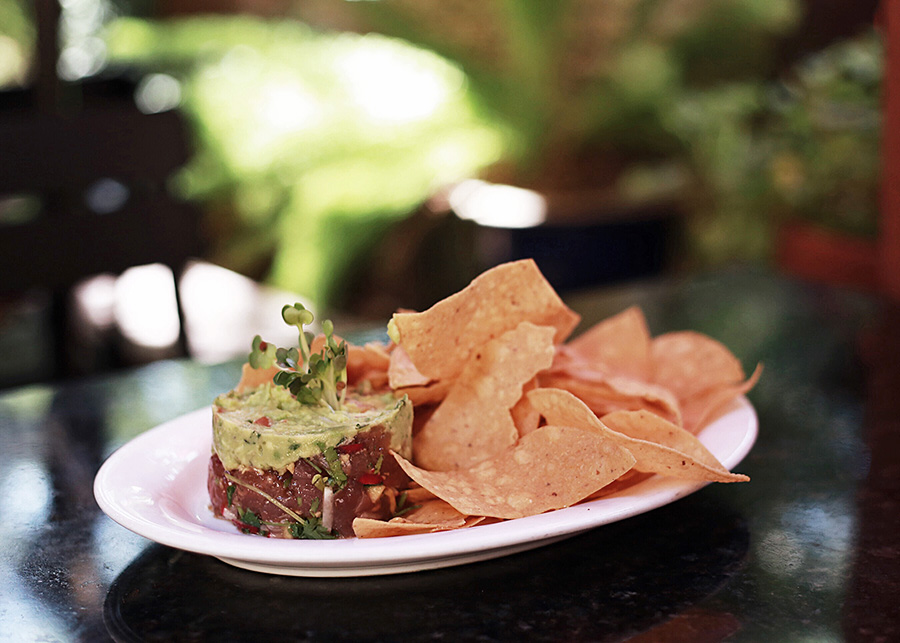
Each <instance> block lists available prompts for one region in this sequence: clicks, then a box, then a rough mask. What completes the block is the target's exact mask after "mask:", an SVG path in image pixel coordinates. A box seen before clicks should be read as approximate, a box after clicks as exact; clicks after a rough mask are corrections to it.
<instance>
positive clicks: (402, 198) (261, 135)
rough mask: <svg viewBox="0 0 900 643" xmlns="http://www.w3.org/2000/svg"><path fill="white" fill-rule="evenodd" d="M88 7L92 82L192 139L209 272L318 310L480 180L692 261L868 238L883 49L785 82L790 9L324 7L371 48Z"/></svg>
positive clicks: (187, 190) (424, 1) (402, 0)
mask: <svg viewBox="0 0 900 643" xmlns="http://www.w3.org/2000/svg"><path fill="white" fill-rule="evenodd" d="M91 3H93V4H95V5H97V7H99V8H100V9H102V11H100V12H99V13H100V14H103V15H106V16H107V23H106V24H105V27H104V32H103V33H102V34H100V35H102V36H103V42H104V45H105V53H104V55H105V56H106V60H105V61H104V71H103V73H112V72H115V71H117V70H123V71H124V72H125V73H128V74H137V75H138V76H142V77H143V79H144V80H142V81H141V83H140V84H139V87H138V93H139V94H140V95H142V96H143V101H144V103H143V104H144V105H145V107H146V106H148V105H149V106H150V107H151V108H152V107H153V106H154V105H156V106H159V108H160V109H162V108H171V107H173V106H176V105H177V106H179V107H180V109H181V110H182V111H183V112H184V113H185V114H186V115H187V116H188V118H189V120H190V122H191V125H192V132H193V134H194V137H195V154H194V157H193V159H192V161H191V163H190V164H189V166H188V167H186V168H185V170H184V172H182V173H181V174H180V175H179V176H178V177H176V179H175V181H174V185H175V187H176V189H177V190H179V191H180V193H181V194H183V195H184V196H185V197H187V198H190V199H192V200H195V201H197V202H199V203H201V204H202V206H203V208H204V210H205V211H206V213H207V215H208V216H207V223H208V235H209V238H210V240H211V241H212V242H213V247H212V254H211V256H210V257H209V258H210V259H211V260H213V261H215V262H217V263H219V264H221V265H225V266H227V267H230V268H233V269H235V270H237V271H239V272H242V273H244V274H248V275H250V276H253V277H257V278H263V279H266V280H268V281H269V282H271V283H272V284H274V285H276V286H279V287H283V288H285V289H288V290H292V291H295V292H298V293H301V294H303V295H306V296H307V297H310V298H311V299H312V300H314V301H316V302H318V304H319V305H324V306H327V305H329V304H330V303H331V302H335V301H338V300H339V299H340V295H341V291H342V290H343V288H344V285H345V283H344V282H345V280H346V279H347V276H348V275H350V274H352V272H353V270H354V268H355V267H356V266H355V265H354V264H356V263H357V262H360V261H362V260H364V258H365V257H366V256H367V254H368V252H369V250H370V249H371V248H372V247H373V246H374V244H376V242H378V241H379V240H381V239H383V238H384V235H385V233H386V232H387V231H389V230H390V229H391V228H392V226H394V225H395V224H396V222H397V221H398V220H400V219H402V218H403V217H406V216H408V215H409V214H410V213H411V212H413V211H415V210H416V209H417V208H418V207H419V206H420V205H421V204H422V203H423V202H424V201H425V200H426V199H427V198H428V197H429V196H431V195H432V194H433V193H434V192H435V190H437V189H439V188H440V187H442V186H444V185H446V184H448V183H452V182H454V181H456V180H459V179H462V178H466V177H469V176H473V175H477V174H481V175H482V176H487V177H489V178H491V179H494V180H502V181H507V182H512V183H517V184H520V185H532V186H535V187H540V188H547V189H573V188H579V187H584V186H585V185H587V187H591V188H597V187H603V188H608V191H609V193H610V194H612V195H614V197H615V198H616V199H619V200H620V201H622V202H625V203H628V204H631V205H634V204H640V203H642V202H647V201H653V200H658V199H660V198H665V199H666V200H667V201H670V202H672V203H676V204H678V205H679V206H680V207H681V208H682V210H683V211H684V212H685V214H686V217H685V219H684V221H685V223H686V225H687V229H688V235H687V238H686V241H687V243H688V248H687V256H688V257H689V258H690V259H692V260H693V261H695V262H697V263H703V264H719V263H723V262H728V261H733V260H735V259H739V260H740V259H748V260H764V259H766V258H767V257H768V255H769V252H770V249H771V247H772V243H771V238H772V234H773V229H774V226H777V224H778V223H779V222H780V221H783V220H786V219H789V218H797V217H801V218H804V219H807V220H812V221H815V222H817V223H819V224H822V225H826V226H829V227H831V228H834V229H838V230H842V231H848V232H851V233H853V234H862V235H870V234H873V232H874V230H875V226H876V216H877V189H878V180H879V176H878V174H879V149H878V146H879V140H880V121H879V101H880V78H881V63H882V57H883V48H882V45H881V43H880V41H879V38H878V35H877V34H876V33H874V31H873V32H871V33H866V34H863V35H862V36H860V37H859V38H857V39H854V40H852V41H849V42H844V43H838V44H837V45H835V46H833V47H830V48H829V49H828V50H826V51H823V52H820V53H819V54H817V55H816V56H813V57H811V58H810V59H808V60H804V61H802V62H801V63H800V64H798V65H797V66H796V67H794V68H793V69H790V70H788V74H787V75H786V76H782V77H780V78H778V77H776V71H782V72H783V71H784V70H776V69H775V67H774V52H775V48H776V46H777V43H778V39H779V38H780V37H782V36H784V35H785V34H788V33H790V31H791V30H792V29H795V28H796V27H797V25H798V24H799V22H800V20H801V19H802V5H801V2H800V0H557V1H555V2H547V1H545V0H496V1H492V2H478V1H475V0H452V1H451V0H379V1H377V2H340V3H337V4H336V5H334V6H335V7H336V6H339V7H340V12H343V13H345V14H347V15H351V16H353V17H354V20H352V21H350V22H353V23H354V24H357V25H358V24H364V25H366V29H370V28H371V29H374V30H375V31H377V32H378V33H379V34H380V35H375V33H370V34H369V35H365V36H364V35H359V34H356V33H345V32H340V31H335V32H325V31H321V30H317V29H314V28H312V27H310V26H308V25H306V24H304V23H303V22H302V20H301V18H302V15H303V11H302V9H303V7H304V3H303V2H297V3H296V10H295V13H294V19H290V18H287V17H284V16H282V17H279V18H277V19H262V18H253V17H249V16H232V17H223V16H212V15H207V16H198V17H194V18H184V17H182V18H173V19H168V20H165V21H152V20H147V19H139V18H121V17H116V16H117V15H119V14H121V13H122V12H123V11H124V12H127V11H126V10H125V9H123V8H122V7H121V6H119V4H121V3H118V4H116V3H113V4H114V5H115V7H113V5H110V4H109V1H108V0H81V4H80V5H79V6H81V5H84V4H91ZM70 4H72V3H70ZM101 5H102V6H101ZM30 11H31V5H30V3H28V2H26V1H25V0H12V1H11V2H10V1H7V2H5V3H4V4H3V5H2V6H0V53H3V52H4V51H6V50H5V49H4V47H6V48H7V49H8V48H9V47H12V48H13V49H14V50H15V51H16V52H18V53H17V56H18V58H15V57H12V58H11V57H5V58H4V57H3V56H0V85H2V84H3V83H7V84H21V83H22V82H24V80H25V75H26V74H27V69H28V66H29V64H30V58H31V56H32V54H31V51H32V50H33V47H34V39H35V34H34V27H33V17H32V16H31V14H30ZM66 11H67V10H66V9H65V6H64V7H63V14H64V18H65V14H66ZM90 24H93V23H90ZM10 43H12V45H11V44H10ZM10 60H12V61H13V63H14V64H9V61H10ZM17 60H20V61H24V62H21V63H16V62H15V61H17ZM148 79H150V80H153V81H159V82H148ZM139 99H140V96H139ZM139 103H140V100H139Z"/></svg>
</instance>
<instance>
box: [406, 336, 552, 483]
mask: <svg viewBox="0 0 900 643" xmlns="http://www.w3.org/2000/svg"><path fill="white" fill-rule="evenodd" d="M553 333H554V330H553V328H550V327H547V326H535V325H534V324H531V323H529V322H522V323H521V324H519V326H518V327H517V328H515V329H513V330H511V331H508V332H506V333H504V334H503V335H501V336H500V337H497V338H496V339H493V340H490V341H489V342H487V344H485V346H484V347H483V348H481V349H479V350H478V351H476V352H475V353H474V354H473V355H472V356H471V359H470V362H469V363H468V364H467V365H466V367H465V368H464V369H463V371H462V373H461V374H460V376H459V378H457V379H456V381H455V382H454V384H453V386H452V387H451V388H450V391H449V392H448V393H447V397H446V398H445V399H444V401H443V402H441V405H440V406H439V407H438V408H437V410H435V412H434V413H433V414H432V416H431V417H430V418H429V420H428V422H426V423H425V426H424V427H422V429H421V431H419V433H418V434H417V435H416V438H415V443H414V447H413V454H414V457H415V461H416V463H417V464H418V465H419V466H421V467H424V468H426V469H430V470H437V471H442V470H448V469H463V468H467V467H470V466H472V465H473V464H476V463H478V462H480V461H482V460H487V459H488V458H490V457H492V456H493V455H494V454H496V453H498V452H499V451H502V450H503V449H505V448H506V447H508V446H510V445H511V444H513V443H514V442H515V441H516V439H517V438H518V431H517V429H516V425H515V423H514V422H513V418H512V415H511V413H510V409H511V408H512V407H513V405H514V404H515V403H516V402H517V401H518V400H519V398H520V397H522V387H523V386H524V385H525V384H526V383H527V382H528V381H530V380H531V379H532V378H533V377H534V376H535V374H536V373H537V372H538V371H540V370H541V369H544V368H547V367H548V366H549V365H550V362H551V361H552V359H553Z"/></svg>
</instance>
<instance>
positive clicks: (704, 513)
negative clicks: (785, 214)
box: [0, 271, 900, 641]
mask: <svg viewBox="0 0 900 643" xmlns="http://www.w3.org/2000/svg"><path fill="white" fill-rule="evenodd" d="M567 301H569V303H570V304H571V305H572V306H573V307H574V308H576V309H577V310H579V312H581V313H582V314H583V315H584V318H585V323H590V322H592V321H596V320H597V319H600V318H602V317H604V316H607V315H609V314H612V313H615V312H618V311H619V310H621V309H622V308H624V307H626V306H628V305H631V304H638V305H640V306H642V308H643V309H644V311H645V313H646V315H647V318H648V322H649V324H650V327H651V331H652V332H653V333H654V334H658V333H660V332H664V331H668V330H676V329H685V328H692V329H695V330H698V331H701V332H705V333H707V334H710V335H712V336H713V337H716V338H717V339H719V340H721V341H723V342H724V343H725V344H727V345H728V346H729V347H730V348H731V349H732V350H733V351H734V352H735V353H736V354H737V355H738V356H739V357H740V359H741V360H742V361H743V363H744V364H745V367H747V368H748V369H750V368H752V367H753V366H755V364H756V363H757V362H763V363H764V365H765V371H764V375H763V377H762V379H761V381H760V383H759V385H758V386H757V387H756V389H755V390H753V391H752V392H751V393H750V395H749V398H750V400H751V401H752V402H753V404H754V406H755V407H756V409H757V413H758V416H759V422H760V432H759V438H758V441H757V443H756V445H755V447H754V449H753V450H752V452H751V453H750V455H749V456H748V457H747V459H746V460H745V461H744V462H743V463H741V465H740V466H739V467H737V470H739V471H741V472H743V473H747V474H748V475H750V476H751V478H752V481H751V482H749V483H744V484H733V485H722V484H719V485H711V486H708V487H705V488H704V489H702V490H701V491H699V492H697V493H695V494H693V495H691V496H689V497H687V498H684V499H682V500H679V501H677V502H675V503H674V504H671V505H669V506H666V507H663V508H660V509H657V510H655V511H652V512H649V513H647V514H644V515H641V516H637V517H635V518H631V519H628V520H625V521H621V522H618V523H614V524H611V525H607V526H604V527H600V528H597V529H594V530H592V531H590V532H588V533H586V534H583V535H580V536H576V537H574V538H570V539H568V540H564V541H562V542H559V543H556V544H553V545H549V546H546V547H542V548H539V549H535V550H533V551H530V552H526V553H520V554H515V555H512V556H508V557H505V558H500V559H496V560H492V561H488V562H482V563H475V564H470V565H465V566H459V567H452V568H447V569H443V570H436V571H429V572H419V573H413V574H403V575H395V576H381V577H368V578H357V579H352V578H351V579H304V578H294V577H282V576H268V575H264V574H258V573H255V572H250V571H244V570H240V569H237V568H233V567H230V566H229V565H227V564H225V563H222V562H220V561H218V560H216V559H213V558H209V557H205V556H201V555H195V554H190V553H186V552H181V551H179V550H176V549H171V548H168V547H164V546H161V545H157V544H154V543H151V542H150V541H147V540H145V539H144V538H142V537H140V536H137V535H135V534H132V533H131V532H129V531H128V530H126V529H124V528H123V527H120V526H119V525H118V524H116V523H114V522H113V521H112V520H110V519H109V518H107V517H106V516H105V515H104V514H103V513H102V512H101V511H100V510H99V508H98V507H97V505H96V503H95V501H94V498H93V495H92V482H93V477H94V474H95V473H96V471H97V469H98V468H99V466H100V464H101V463H102V462H103V460H104V459H105V458H106V457H107V456H108V455H109V454H110V453H112V451H113V450H115V449H116V448H117V447H119V446H121V445H123V444H124V443H125V442H127V441H128V440H129V439H130V438H132V437H134V436H136V435H138V434H139V433H141V432H143V431H146V430H147V429H150V428H152V427H153V426H155V425H157V424H159V423H161V422H164V421H166V420H169V419H172V418H175V417H177V416H179V415H181V414H183V413H186V412H188V411H192V410H194V409H196V408H199V407H201V406H204V405H206V404H208V403H209V402H210V400H211V399H212V398H213V397H214V396H215V395H216V394H217V393H219V392H221V391H224V390H227V389H228V388H230V387H231V386H232V385H233V384H234V383H235V381H236V379H237V376H238V372H239V367H238V364H236V363H229V364H224V365H217V366H204V365H200V364H196V363H193V362H191V361H167V362H159V363H156V364H153V365H150V366H146V367H143V368H140V369H136V370H131V371H127V372H123V373H117V374H113V375H109V376H105V377H102V378H97V379H91V380H84V381H77V382H72V383H65V384H56V385H35V386H28V387H24V388H18V389H11V390H7V391H5V392H2V393H0V485H2V486H0V489H2V493H0V515H2V522H0V532H2V538H0V545H2V546H0V640H4V641H5V640H29V641H31V640H34V641H56V640H62V641H67V640H85V641H94V640H97V641H103V640H109V639H112V640H119V641H154V640H159V641H178V640H191V641H196V640H217V641H218V640H223V641H230V640H254V641H256V640H310V641H422V640H444V641H468V640H480V641H518V640H541V641H659V640H663V641H722V640H729V641H857V640H858V641H897V640H900V607H898V605H900V511H898V508H900V507H898V504H900V493H898V491H900V484H898V481H900V449H898V446H900V445H898V443H900V439H898V438H900V375H898V373H900V341H898V340H900V337H898V335H900V314H898V311H897V307H896V306H895V305H891V304H887V303H884V302H879V301H878V300H877V299H875V298H870V297H868V296H865V295H862V294H858V293H852V292H845V291H838V290H833V289H829V288H825V287H818V286H810V285H805V284H800V283H797V282H792V281H789V280H785V279H782V278H778V277H775V276H772V275H770V274H767V273H764V272H746V271H733V272H726V273H718V274H709V275H701V276H694V277H691V278H690V279H686V278H679V279H670V280H666V281H661V282H654V283H642V284H638V285H634V286H626V287H619V288H615V289H606V290H602V291H598V292H593V293H579V294H577V295H572V296H571V297H567Z"/></svg>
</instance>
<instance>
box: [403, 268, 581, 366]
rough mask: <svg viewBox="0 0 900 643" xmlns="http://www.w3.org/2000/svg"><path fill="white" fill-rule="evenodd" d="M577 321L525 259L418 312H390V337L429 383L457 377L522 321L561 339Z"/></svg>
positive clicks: (474, 282) (537, 270) (563, 338)
mask: <svg viewBox="0 0 900 643" xmlns="http://www.w3.org/2000/svg"><path fill="white" fill-rule="evenodd" d="M579 319H580V318H579V316H578V315H577V314H576V313H575V312H573V311H572V310H571V309H569V307H568V306H566V305H565V303H563V301H562V300H561V299H560V298H559V295H557V293H556V291H554V290H553V287H552V286H550V284H549V283H548V282H547V280H546V279H545V278H544V276H543V275H542V274H541V272H540V270H539V269H538V267H537V264H535V263H534V261H532V260H530V259H526V260H522V261H514V262H511V263H506V264H502V265H500V266H497V267H496V268H492V269H491V270H488V271H486V272H484V273H482V274H481V275H480V276H478V277H476V278H475V279H474V280H473V281H472V283H470V284H469V285H468V286H466V287H465V288H464V289H463V290H461V291H459V292H458V293H456V294H454V295H451V296H450V297H447V298H446V299H444V300H442V301H439V302H438V303H436V304H435V305H434V306H432V307H431V308H429V309H428V310H426V311H425V312H421V313H395V314H394V316H393V318H392V320H391V324H390V325H391V327H392V329H393V331H394V332H392V337H394V339H395V340H396V341H397V343H398V344H399V345H400V346H402V347H403V349H404V350H405V351H406V352H407V353H408V354H409V357H410V358H411V359H412V361H413V363H414V364H415V366H416V368H417V369H418V371H419V372H420V373H421V374H422V375H424V376H426V377H428V378H430V379H433V380H448V379H453V378H455V377H456V376H458V375H459V373H460V372H461V371H462V370H463V368H464V367H465V365H466V364H467V363H468V362H469V359H470V357H471V356H472V354H474V353H475V352H477V351H478V350H479V349H480V347H481V346H483V345H484V344H485V343H486V342H487V341H488V340H490V339H492V338H494V337H499V336H500V335H502V334H503V333H505V332H506V331H509V330H512V329H514V328H515V327H516V326H518V325H519V323H521V322H523V321H528V322H532V323H533V324H536V325H539V326H552V327H553V328H554V329H555V336H554V340H555V341H556V343H560V342H562V341H563V340H565V339H566V338H567V337H568V336H569V334H570V333H571V332H572V330H573V329H574V328H575V326H576V325H577V324H578V321H579Z"/></svg>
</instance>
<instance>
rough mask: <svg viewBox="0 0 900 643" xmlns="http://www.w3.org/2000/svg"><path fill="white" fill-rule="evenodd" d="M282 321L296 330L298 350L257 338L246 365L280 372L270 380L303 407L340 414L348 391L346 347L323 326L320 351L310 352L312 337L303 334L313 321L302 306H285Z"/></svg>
mask: <svg viewBox="0 0 900 643" xmlns="http://www.w3.org/2000/svg"><path fill="white" fill-rule="evenodd" d="M281 318H282V319H283V320H284V322H285V323H286V324H288V325H290V326H296V327H297V330H298V333H299V342H298V343H299V346H298V347H296V348H277V347H275V346H273V345H272V344H269V343H267V342H265V341H263V340H262V338H261V337H260V336H259V335H257V336H256V337H255V338H254V339H253V344H252V348H251V351H250V357H249V360H248V361H249V362H250V366H252V367H253V368H270V367H271V366H276V365H277V366H278V368H279V369H280V370H279V371H278V372H277V373H276V374H275V377H274V378H273V381H274V382H275V384H277V385H278V386H283V387H284V388H286V389H288V390H289V391H290V392H291V394H292V395H294V396H295V397H296V398H297V401H299V402H301V403H303V404H320V405H322V406H326V407H329V408H331V409H333V410H335V411H336V410H339V409H340V408H341V405H342V404H343V401H344V394H345V391H346V388H347V343H346V342H345V341H343V340H341V341H340V342H338V341H337V340H336V339H335V338H334V324H332V323H331V320H328V319H326V320H325V321H323V322H322V332H323V333H324V335H325V343H324V346H323V347H322V349H321V351H319V352H317V353H312V352H311V348H310V347H311V345H312V342H313V339H314V336H313V334H312V333H311V332H309V331H307V330H304V328H303V327H304V326H306V325H309V324H311V323H312V322H313V320H314V319H315V317H314V316H313V314H312V312H311V311H309V310H308V309H307V308H306V307H305V306H304V305H303V304H301V303H296V304H293V305H286V306H284V308H282V309H281Z"/></svg>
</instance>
